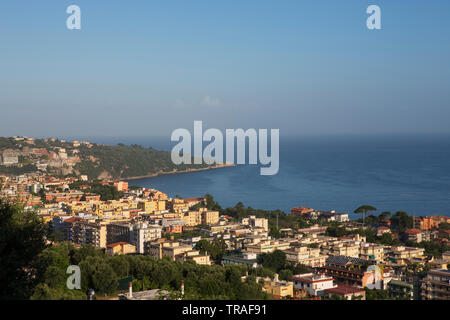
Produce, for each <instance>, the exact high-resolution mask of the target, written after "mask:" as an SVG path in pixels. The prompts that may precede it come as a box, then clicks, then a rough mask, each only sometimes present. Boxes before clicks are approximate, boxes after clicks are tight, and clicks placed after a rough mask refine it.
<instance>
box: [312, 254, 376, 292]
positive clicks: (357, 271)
mask: <svg viewBox="0 0 450 320" xmlns="http://www.w3.org/2000/svg"><path fill="white" fill-rule="evenodd" d="M370 264H372V263H371V262H370V261H367V260H363V259H359V258H353V257H345V256H329V257H328V258H327V261H326V264H325V266H323V267H319V268H317V271H318V272H320V273H324V274H326V275H328V276H331V277H333V278H334V279H335V280H337V281H340V282H344V283H348V284H351V285H357V286H363V287H364V286H366V282H367V278H368V276H369V275H368V274H367V273H366V270H367V267H368V265H370Z"/></svg>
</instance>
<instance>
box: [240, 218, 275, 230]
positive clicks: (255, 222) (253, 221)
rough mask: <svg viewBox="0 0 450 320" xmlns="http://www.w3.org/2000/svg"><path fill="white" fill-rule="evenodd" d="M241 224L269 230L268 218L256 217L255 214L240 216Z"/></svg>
mask: <svg viewBox="0 0 450 320" xmlns="http://www.w3.org/2000/svg"><path fill="white" fill-rule="evenodd" d="M241 224H242V225H246V226H250V227H252V228H261V229H263V230H264V231H269V220H268V219H266V218H257V217H256V216H249V217H248V218H242V219H241Z"/></svg>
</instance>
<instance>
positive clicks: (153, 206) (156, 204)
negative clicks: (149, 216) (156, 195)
mask: <svg viewBox="0 0 450 320" xmlns="http://www.w3.org/2000/svg"><path fill="white" fill-rule="evenodd" d="M137 208H138V209H140V210H142V211H145V212H146V213H154V212H157V211H164V210H166V201H164V200H141V201H139V202H138V205H137Z"/></svg>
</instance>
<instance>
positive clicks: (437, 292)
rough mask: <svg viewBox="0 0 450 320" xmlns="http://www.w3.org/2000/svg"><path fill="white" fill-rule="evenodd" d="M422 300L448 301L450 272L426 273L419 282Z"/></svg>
mask: <svg viewBox="0 0 450 320" xmlns="http://www.w3.org/2000/svg"><path fill="white" fill-rule="evenodd" d="M421 298H422V300H450V270H444V269H441V270H439V269H437V270H431V271H429V272H428V274H427V276H426V277H425V278H424V279H423V280H422V281H421Z"/></svg>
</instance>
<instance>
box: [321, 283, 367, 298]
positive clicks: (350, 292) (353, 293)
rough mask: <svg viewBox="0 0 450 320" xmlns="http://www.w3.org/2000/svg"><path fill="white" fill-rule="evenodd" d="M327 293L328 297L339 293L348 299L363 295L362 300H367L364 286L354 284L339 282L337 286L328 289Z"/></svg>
mask: <svg viewBox="0 0 450 320" xmlns="http://www.w3.org/2000/svg"><path fill="white" fill-rule="evenodd" d="M325 293H326V294H327V295H328V298H331V297H332V296H333V295H337V296H339V297H342V298H345V299H346V300H352V299H354V298H356V297H361V300H366V291H365V290H364V289H363V288H358V287H354V286H348V285H342V284H339V285H338V286H337V287H336V288H331V289H326V290H325Z"/></svg>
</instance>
